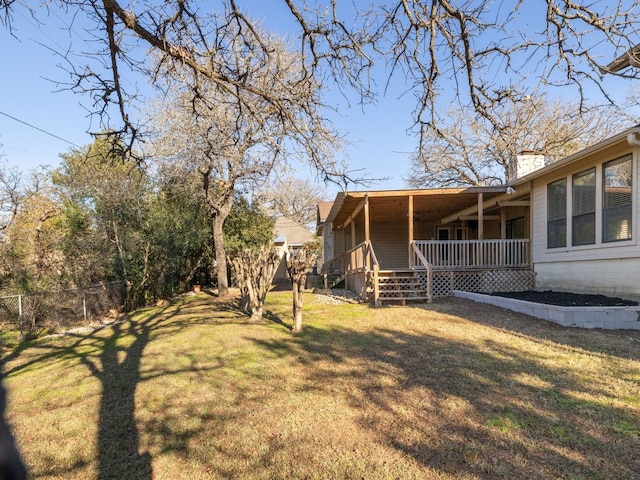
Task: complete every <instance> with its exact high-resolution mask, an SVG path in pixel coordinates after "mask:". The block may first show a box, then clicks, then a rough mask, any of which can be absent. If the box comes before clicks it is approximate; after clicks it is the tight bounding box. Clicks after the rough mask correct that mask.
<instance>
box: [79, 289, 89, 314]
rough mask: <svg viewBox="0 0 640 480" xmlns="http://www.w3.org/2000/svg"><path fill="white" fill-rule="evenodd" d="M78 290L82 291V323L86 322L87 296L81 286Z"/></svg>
mask: <svg viewBox="0 0 640 480" xmlns="http://www.w3.org/2000/svg"><path fill="white" fill-rule="evenodd" d="M80 291H81V292H82V319H83V320H84V323H87V296H86V295H85V293H84V288H81V289H80Z"/></svg>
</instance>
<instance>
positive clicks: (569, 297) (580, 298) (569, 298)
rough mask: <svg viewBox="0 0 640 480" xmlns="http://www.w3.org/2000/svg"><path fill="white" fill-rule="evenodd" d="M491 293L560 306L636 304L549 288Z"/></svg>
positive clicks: (618, 299) (620, 305)
mask: <svg viewBox="0 0 640 480" xmlns="http://www.w3.org/2000/svg"><path fill="white" fill-rule="evenodd" d="M491 295H494V296H497V297H507V298H515V299H518V300H526V301H528V302H536V303H544V304H546V305H558V306H560V307H623V306H630V305H638V302H634V301H632V300H624V299H622V298H615V297H607V296H605V295H588V294H578V293H568V292H553V291H551V290H547V291H544V292H537V291H534V290H527V291H525V292H496V293H492V294H491Z"/></svg>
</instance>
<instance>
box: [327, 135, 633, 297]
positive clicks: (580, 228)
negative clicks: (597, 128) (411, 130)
mask: <svg viewBox="0 0 640 480" xmlns="http://www.w3.org/2000/svg"><path fill="white" fill-rule="evenodd" d="M639 152H640V126H636V127H633V128H631V129H628V130H626V131H624V132H622V133H620V134H618V135H615V136H613V137H610V138H608V139H606V140H604V141H601V142H599V143H597V144H595V145H593V146H590V147H588V148H586V149H584V150H582V151H580V152H577V153H575V154H573V155H570V156H568V157H566V158H563V159H561V160H559V161H556V162H554V163H550V164H545V159H544V157H543V156H541V155H536V154H535V152H530V153H526V154H523V155H520V156H519V157H518V158H517V159H516V160H515V161H514V165H513V168H512V172H511V173H510V178H509V180H508V182H507V184H506V185H502V186H494V187H467V188H440V189H416V190H393V191H356V192H341V193H339V194H338V195H337V196H336V198H335V200H334V201H333V204H332V206H331V209H330V211H329V213H328V215H327V216H326V218H325V220H324V222H322V225H321V226H319V229H318V231H319V232H322V235H323V240H324V248H325V254H326V252H330V255H326V258H325V261H324V264H323V268H322V271H323V272H324V274H325V275H327V276H328V277H329V278H330V279H331V280H333V281H344V282H345V283H346V287H347V288H348V289H350V290H353V291H356V292H358V293H359V294H361V295H362V296H363V297H366V298H368V299H369V300H371V301H373V302H374V303H375V304H380V303H382V302H385V301H401V302H404V301H406V300H412V299H427V300H428V299H431V298H432V297H433V296H446V295H450V294H451V292H452V290H466V291H472V292H483V293H491V292H496V291H516V290H527V289H531V288H535V289H557V290H563V291H572V292H579V293H581V292H584V293H602V294H615V295H617V296H622V297H631V298H637V297H640V244H639V242H638V236H639V235H640V232H639V231H638V225H639V224H640V221H639V220H640V219H639V218H638V215H640V209H639V208H638V205H639V203H640V192H639V189H638V183H639V182H640V175H639V172H640V168H639V166H638V157H639ZM329 257H330V258H329Z"/></svg>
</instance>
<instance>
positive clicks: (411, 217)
mask: <svg viewBox="0 0 640 480" xmlns="http://www.w3.org/2000/svg"><path fill="white" fill-rule="evenodd" d="M408 216H409V245H408V249H409V251H408V254H409V255H408V257H407V261H408V263H409V268H411V266H412V265H411V264H412V263H413V262H412V261H411V257H412V255H413V251H412V249H411V244H412V243H413V195H409V213H408Z"/></svg>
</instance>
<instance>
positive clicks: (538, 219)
mask: <svg viewBox="0 0 640 480" xmlns="http://www.w3.org/2000/svg"><path fill="white" fill-rule="evenodd" d="M628 154H632V160H633V164H632V165H633V172H634V178H633V210H632V238H631V240H625V241H620V242H611V243H602V242H601V239H600V233H599V232H600V231H601V228H602V220H601V193H600V192H598V193H597V198H598V206H597V209H596V223H595V226H596V232H597V233H596V239H597V240H596V244H593V245H583V246H579V247H573V246H571V235H570V229H571V211H570V207H569V208H568V209H569V212H568V213H567V231H568V232H567V236H568V237H569V238H568V239H567V247H561V248H552V249H548V248H547V185H548V184H549V183H550V182H553V181H555V180H558V179H561V178H567V181H568V183H569V184H570V182H571V177H572V175H573V174H575V173H578V172H582V171H585V170H587V169H589V168H592V167H597V168H598V177H597V178H598V181H597V185H598V190H600V185H601V178H602V174H601V169H602V164H603V163H605V162H608V161H610V160H614V159H617V158H620V157H622V156H624V155H628ZM639 186H640V175H639V168H638V150H637V149H636V148H633V147H631V146H629V145H628V144H626V143H625V144H622V145H620V146H618V147H616V148H615V149H614V148H612V149H609V150H608V151H606V152H598V153H594V154H592V155H590V156H588V157H585V158H584V159H583V160H582V161H580V162H577V163H574V164H571V165H567V166H566V167H563V168H562V169H560V170H558V171H556V172H551V173H549V174H548V175H545V176H541V177H540V178H537V179H534V180H533V184H532V189H531V207H532V212H533V214H532V218H531V242H532V260H533V263H534V270H535V274H536V280H535V284H536V288H537V289H558V290H569V291H576V292H599V293H607V294H618V295H632V296H635V295H639V294H640V286H638V284H639V283H640V282H639V280H640V274H639V273H638V272H640V270H638V268H639V267H640V242H639V241H638V235H639V234H640V233H639V232H640V229H639V228H638V226H639V225H640V216H639V214H640V209H639V208H638V204H639V202H640V188H639ZM569 196H570V195H569ZM568 203H570V202H568Z"/></svg>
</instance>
